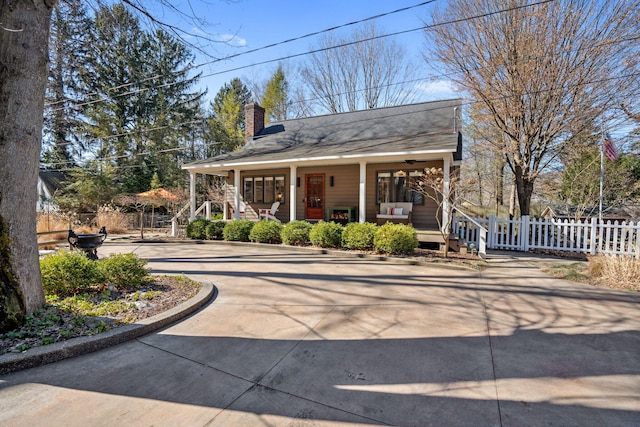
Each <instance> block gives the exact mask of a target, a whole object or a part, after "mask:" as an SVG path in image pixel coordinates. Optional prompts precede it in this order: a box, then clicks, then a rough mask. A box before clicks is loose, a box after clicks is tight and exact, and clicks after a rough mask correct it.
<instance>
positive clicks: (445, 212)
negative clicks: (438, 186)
mask: <svg viewBox="0 0 640 427" xmlns="http://www.w3.org/2000/svg"><path fill="white" fill-rule="evenodd" d="M442 160H443V162H444V164H443V167H442V170H443V175H444V176H443V178H444V182H443V183H442V194H443V196H444V198H443V199H444V200H443V201H442V228H443V230H442V231H444V228H445V227H446V226H447V223H448V222H449V209H450V207H449V191H451V176H450V174H451V159H450V158H449V157H445V158H443V159H442Z"/></svg>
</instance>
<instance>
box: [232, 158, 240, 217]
mask: <svg viewBox="0 0 640 427" xmlns="http://www.w3.org/2000/svg"><path fill="white" fill-rule="evenodd" d="M233 219H240V169H234V170H233Z"/></svg>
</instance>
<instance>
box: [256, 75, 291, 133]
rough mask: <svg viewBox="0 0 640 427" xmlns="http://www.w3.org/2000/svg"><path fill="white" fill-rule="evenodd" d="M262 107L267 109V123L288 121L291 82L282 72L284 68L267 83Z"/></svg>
mask: <svg viewBox="0 0 640 427" xmlns="http://www.w3.org/2000/svg"><path fill="white" fill-rule="evenodd" d="M260 105H261V106H262V107H263V108H264V109H265V121H266V122H273V121H281V120H286V119H287V112H288V109H289V106H290V105H291V101H290V100H289V82H288V81H287V78H286V76H285V74H284V71H283V70H282V66H278V69H277V70H276V71H275V73H273V76H271V78H270V79H269V81H268V82H267V85H266V87H265V91H264V95H263V96H262V99H261V100H260Z"/></svg>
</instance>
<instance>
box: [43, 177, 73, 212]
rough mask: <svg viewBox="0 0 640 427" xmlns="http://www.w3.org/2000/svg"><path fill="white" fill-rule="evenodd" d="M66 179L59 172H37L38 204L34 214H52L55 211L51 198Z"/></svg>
mask: <svg viewBox="0 0 640 427" xmlns="http://www.w3.org/2000/svg"><path fill="white" fill-rule="evenodd" d="M65 179H66V177H65V175H64V174H62V173H60V172H55V171H47V170H40V171H39V172H38V187H37V189H38V202H37V203H36V212H52V211H55V210H56V205H55V203H54V202H53V197H54V196H55V194H56V192H57V191H58V190H59V189H60V187H61V185H62V182H63V181H64V180H65Z"/></svg>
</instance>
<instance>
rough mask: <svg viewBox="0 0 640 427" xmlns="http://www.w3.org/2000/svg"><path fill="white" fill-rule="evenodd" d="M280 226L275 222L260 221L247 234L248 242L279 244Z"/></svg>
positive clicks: (280, 240)
mask: <svg viewBox="0 0 640 427" xmlns="http://www.w3.org/2000/svg"><path fill="white" fill-rule="evenodd" d="M281 232H282V224H280V223H279V222H277V221H267V220H262V221H260V222H258V223H256V224H255V225H254V226H253V228H252V229H251V233H249V240H251V241H252V242H258V243H276V244H277V243H281V242H282V239H281V238H280V233H281Z"/></svg>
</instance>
